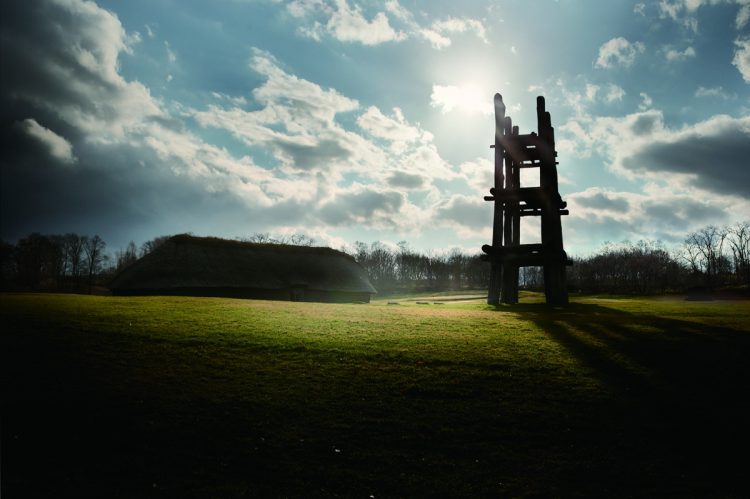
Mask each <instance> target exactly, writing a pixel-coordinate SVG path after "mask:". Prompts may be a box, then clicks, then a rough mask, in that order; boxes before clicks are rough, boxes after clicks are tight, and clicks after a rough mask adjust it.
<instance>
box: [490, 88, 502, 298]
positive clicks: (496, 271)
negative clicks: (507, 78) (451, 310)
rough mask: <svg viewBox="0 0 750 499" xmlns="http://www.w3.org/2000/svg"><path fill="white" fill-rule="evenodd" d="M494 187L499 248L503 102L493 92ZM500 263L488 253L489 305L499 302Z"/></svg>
mask: <svg viewBox="0 0 750 499" xmlns="http://www.w3.org/2000/svg"><path fill="white" fill-rule="evenodd" d="M494 102H495V187H494V189H493V191H492V192H493V194H494V195H495V201H494V206H495V210H494V217H493V221H492V247H493V248H495V249H500V247H501V246H502V245H503V202H502V200H500V199H498V195H499V193H500V192H501V191H502V189H503V184H504V181H505V176H504V175H503V156H504V149H503V145H502V137H503V134H504V131H505V130H504V126H505V104H504V103H503V96H502V95H500V94H495V99H494ZM502 275H503V269H502V265H501V263H500V261H499V259H498V257H497V255H495V254H492V255H490V286H489V291H488V293H487V303H488V304H489V305H497V304H499V303H500V288H501V286H502Z"/></svg>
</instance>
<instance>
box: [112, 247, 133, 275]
mask: <svg viewBox="0 0 750 499" xmlns="http://www.w3.org/2000/svg"><path fill="white" fill-rule="evenodd" d="M137 259H138V250H137V249H136V246H135V243H134V242H133V241H130V242H129V243H128V246H127V247H126V248H125V249H124V250H118V251H117V252H116V253H115V265H116V270H117V271H119V270H122V269H124V268H125V267H127V266H128V265H131V264H132V263H133V262H135V261H136V260H137Z"/></svg>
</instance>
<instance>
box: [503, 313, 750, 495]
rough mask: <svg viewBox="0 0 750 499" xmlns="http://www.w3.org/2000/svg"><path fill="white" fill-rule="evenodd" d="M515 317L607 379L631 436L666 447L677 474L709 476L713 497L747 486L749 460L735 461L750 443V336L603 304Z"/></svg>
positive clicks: (705, 481) (623, 427) (655, 446)
mask: <svg viewBox="0 0 750 499" xmlns="http://www.w3.org/2000/svg"><path fill="white" fill-rule="evenodd" d="M504 310H505V311H508V310H509V309H507V308H505V309H504ZM512 311H513V312H515V313H517V314H518V315H519V316H520V317H521V318H524V319H527V320H529V321H531V322H533V323H534V324H536V325H537V326H539V327H540V328H541V329H542V330H543V331H544V332H545V333H546V334H547V335H549V337H550V338H552V339H553V340H555V341H556V342H557V343H559V344H560V345H561V346H563V347H564V348H565V349H566V350H567V351H568V352H570V354H571V355H573V356H574V357H575V358H576V359H578V360H579V361H580V362H581V364H583V365H584V366H586V367H587V368H588V369H590V371H591V372H592V373H593V375H594V376H596V378H597V379H599V380H600V381H601V383H602V384H603V385H604V386H605V387H606V388H605V390H606V391H607V392H609V396H610V397H611V400H612V411H613V413H614V412H616V413H617V416H618V417H621V418H622V421H623V423H622V425H621V428H620V429H621V431H622V432H623V438H635V439H643V441H644V442H646V446H653V448H652V449H651V450H652V451H653V452H661V451H665V450H666V452H665V453H664V454H663V455H664V456H665V459H675V460H676V461H679V463H677V462H675V463H672V464H673V465H674V466H679V467H681V469H680V470H679V471H676V474H678V475H680V476H682V475H684V474H685V473H687V474H690V475H693V476H696V475H699V476H701V477H702V479H703V484H704V486H705V489H704V490H705V491H706V492H710V491H711V490H712V489H711V487H712V486H714V485H713V484H714V482H715V481H716V480H722V481H723V483H724V484H726V485H730V487H729V489H728V490H732V491H736V490H740V489H739V487H744V485H743V486H740V485H738V484H740V483H741V481H742V480H743V479H742V476H743V475H744V473H745V471H746V470H745V466H744V464H742V463H745V462H746V460H744V459H741V460H737V459H736V457H734V456H738V455H743V454H745V452H746V449H747V447H748V444H750V432H748V425H749V423H750V402H749V401H748V393H750V367H749V366H750V364H748V357H750V332H748V331H742V330H736V329H732V328H729V327H722V326H713V325H706V324H702V323H696V322H692V321H687V320H681V319H674V318H665V317H658V316H655V315H652V314H634V313H629V312H625V311H622V310H617V309H614V308H609V307H606V306H602V305H596V304H572V305H571V306H569V307H567V308H563V309H552V308H550V307H547V306H546V305H543V304H522V305H519V306H516V307H513V309H512ZM658 449H661V451H660V450H658ZM667 456H668V457H667ZM732 484H734V485H732ZM724 490H727V489H724ZM745 490H747V489H745Z"/></svg>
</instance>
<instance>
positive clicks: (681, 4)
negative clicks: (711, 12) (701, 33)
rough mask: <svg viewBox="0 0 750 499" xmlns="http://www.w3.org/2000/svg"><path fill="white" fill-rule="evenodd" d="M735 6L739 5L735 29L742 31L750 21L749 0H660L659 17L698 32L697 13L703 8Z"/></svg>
mask: <svg viewBox="0 0 750 499" xmlns="http://www.w3.org/2000/svg"><path fill="white" fill-rule="evenodd" d="M719 4H733V5H737V6H738V7H739V9H738V10H737V16H736V17H735V28H736V29H738V30H740V29H742V28H744V27H745V25H747V22H748V21H749V20H750V2H748V0H660V1H659V4H658V7H659V16H660V17H662V18H670V19H672V20H673V21H675V22H678V23H680V24H681V25H682V26H684V27H685V28H687V29H689V30H691V31H693V32H697V31H698V18H697V17H696V13H697V11H698V9H700V8H701V7H703V6H711V5H719Z"/></svg>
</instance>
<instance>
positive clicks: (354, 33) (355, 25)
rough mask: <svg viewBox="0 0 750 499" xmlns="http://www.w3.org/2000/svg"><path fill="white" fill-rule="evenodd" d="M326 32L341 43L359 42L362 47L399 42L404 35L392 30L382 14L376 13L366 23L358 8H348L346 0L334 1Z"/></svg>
mask: <svg viewBox="0 0 750 499" xmlns="http://www.w3.org/2000/svg"><path fill="white" fill-rule="evenodd" d="M326 29H327V30H328V32H329V33H330V34H331V35H332V36H333V37H334V38H336V39H337V40H339V41H342V42H359V43H362V44H363V45H378V44H380V43H384V42H390V41H401V40H404V39H405V38H406V35H405V34H404V33H402V32H400V31H396V30H394V29H393V28H392V27H391V25H390V24H389V22H388V18H387V17H386V15H385V14H384V13H383V12H378V13H377V14H375V17H373V18H372V20H371V21H368V20H367V19H366V18H365V17H364V15H363V14H362V9H361V8H360V7H358V6H356V5H355V6H354V8H351V7H349V3H348V2H347V0H336V10H335V11H334V12H333V14H332V15H331V17H330V18H329V19H328V24H327V25H326Z"/></svg>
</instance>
